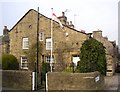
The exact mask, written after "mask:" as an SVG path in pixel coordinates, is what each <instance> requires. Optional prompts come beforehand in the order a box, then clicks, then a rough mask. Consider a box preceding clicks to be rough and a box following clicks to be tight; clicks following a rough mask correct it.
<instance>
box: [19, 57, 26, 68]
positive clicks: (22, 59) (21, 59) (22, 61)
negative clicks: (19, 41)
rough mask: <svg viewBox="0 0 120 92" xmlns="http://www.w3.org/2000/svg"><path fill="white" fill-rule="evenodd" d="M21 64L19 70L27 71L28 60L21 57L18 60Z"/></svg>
mask: <svg viewBox="0 0 120 92" xmlns="http://www.w3.org/2000/svg"><path fill="white" fill-rule="evenodd" d="M20 61H21V64H20V68H21V69H24V70H28V59H27V57H26V56H21V58H20Z"/></svg>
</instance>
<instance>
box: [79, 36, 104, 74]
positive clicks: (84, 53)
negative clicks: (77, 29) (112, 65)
mask: <svg viewBox="0 0 120 92" xmlns="http://www.w3.org/2000/svg"><path fill="white" fill-rule="evenodd" d="M80 51H81V53H80V61H79V62H78V64H77V71H79V72H81V73H86V72H93V71H99V72H100V73H101V74H104V75H105V74H106V53H105V47H104V46H103V44H102V43H101V42H98V41H97V40H95V39H93V38H89V39H88V40H86V41H85V42H84V43H83V44H82V47H81V49H80Z"/></svg>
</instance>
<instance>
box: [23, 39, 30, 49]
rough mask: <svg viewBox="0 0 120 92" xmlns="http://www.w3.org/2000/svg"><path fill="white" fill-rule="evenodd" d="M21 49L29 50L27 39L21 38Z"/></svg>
mask: <svg viewBox="0 0 120 92" xmlns="http://www.w3.org/2000/svg"><path fill="white" fill-rule="evenodd" d="M22 49H29V39H28V38H27V37H24V38H22Z"/></svg>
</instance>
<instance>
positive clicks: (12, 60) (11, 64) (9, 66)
mask: <svg viewBox="0 0 120 92" xmlns="http://www.w3.org/2000/svg"><path fill="white" fill-rule="evenodd" d="M2 69H3V70H18V69H19V63H18V61H17V59H16V57H15V56H13V55H11V54H3V55H2Z"/></svg>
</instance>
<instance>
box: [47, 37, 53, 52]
mask: <svg viewBox="0 0 120 92" xmlns="http://www.w3.org/2000/svg"><path fill="white" fill-rule="evenodd" d="M51 42H52V39H51V38H47V39H46V50H51V49H52V46H51Z"/></svg>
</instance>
